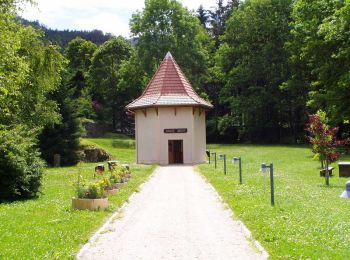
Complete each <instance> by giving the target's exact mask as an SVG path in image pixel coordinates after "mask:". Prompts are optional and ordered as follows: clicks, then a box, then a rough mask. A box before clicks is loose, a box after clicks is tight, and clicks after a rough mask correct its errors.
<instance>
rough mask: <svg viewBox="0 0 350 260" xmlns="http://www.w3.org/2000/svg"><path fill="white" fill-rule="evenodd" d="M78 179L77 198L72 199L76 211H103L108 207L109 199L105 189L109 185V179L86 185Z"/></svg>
mask: <svg viewBox="0 0 350 260" xmlns="http://www.w3.org/2000/svg"><path fill="white" fill-rule="evenodd" d="M80 178H81V177H79V179H78V184H77V189H76V197H75V198H72V206H73V208H75V209H88V210H103V209H106V208H107V207H108V198H107V196H106V193H105V187H106V186H108V185H109V180H108V179H107V178H104V179H101V180H99V181H97V182H94V183H90V184H84V183H82V182H81V181H80Z"/></svg>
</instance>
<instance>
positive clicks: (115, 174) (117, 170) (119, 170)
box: [109, 165, 129, 184]
mask: <svg viewBox="0 0 350 260" xmlns="http://www.w3.org/2000/svg"><path fill="white" fill-rule="evenodd" d="M127 174H129V171H128V170H127V169H126V167H124V166H120V165H115V166H113V168H112V170H111V171H110V176H109V180H110V182H111V183H112V184H115V183H121V182H124V179H125V178H126V176H127Z"/></svg>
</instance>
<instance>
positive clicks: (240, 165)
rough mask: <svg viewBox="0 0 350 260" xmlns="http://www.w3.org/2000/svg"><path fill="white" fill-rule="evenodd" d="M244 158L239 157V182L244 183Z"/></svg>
mask: <svg viewBox="0 0 350 260" xmlns="http://www.w3.org/2000/svg"><path fill="white" fill-rule="evenodd" d="M242 182H243V181H242V158H241V157H239V183H240V184H242Z"/></svg>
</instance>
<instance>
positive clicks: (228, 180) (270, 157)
mask: <svg viewBox="0 0 350 260" xmlns="http://www.w3.org/2000/svg"><path fill="white" fill-rule="evenodd" d="M207 148H208V149H210V151H213V152H217V153H218V154H226V155H227V156H228V157H231V156H237V157H241V158H242V167H243V168H242V173H243V184H239V174H238V173H239V169H238V168H239V167H238V166H237V165H236V164H231V163H230V164H227V165H226V167H227V174H226V175H225V174H224V173H223V162H222V161H218V164H217V168H216V169H215V168H214V165H213V164H202V165H198V166H197V167H198V169H199V170H200V172H201V173H202V174H203V175H204V176H205V177H206V179H207V180H208V182H209V183H210V184H212V185H213V186H214V188H215V190H216V191H217V192H218V193H219V194H220V196H221V197H222V199H223V200H224V202H225V203H227V205H228V206H229V207H230V208H231V209H232V210H233V211H234V215H235V216H236V217H237V218H238V219H240V220H241V221H242V222H243V223H244V224H245V225H246V226H247V228H248V229H249V230H250V231H251V233H252V236H253V238H254V239H256V240H257V241H259V243H261V245H262V246H263V247H264V248H265V249H266V250H267V252H268V254H269V259H346V258H347V256H348V255H349V253H350V248H349V245H348V241H349V239H350V235H349V234H350V225H348V223H349V222H348V218H349V217H348V212H349V210H350V203H349V201H348V200H345V199H342V198H339V195H340V194H341V193H342V192H343V191H344V185H345V180H344V179H343V178H338V177H336V178H333V179H332V183H331V184H330V186H331V188H327V187H326V186H324V185H320V177H318V176H316V175H315V172H317V171H318V169H319V163H318V162H315V161H313V160H310V149H309V148H308V147H307V146H301V145H298V146H295V145H294V146H288V145H227V144H226V145H217V144H211V145H209V146H208V147H207ZM349 159H350V157H349V156H345V157H344V160H349ZM262 162H273V164H274V176H275V179H274V181H275V206H274V207H271V206H270V179H269V176H268V175H266V174H262V173H261V172H259V168H260V165H261V163H262ZM335 165H336V164H334V165H332V166H335ZM333 173H334V174H336V175H338V167H335V169H334V170H333Z"/></svg>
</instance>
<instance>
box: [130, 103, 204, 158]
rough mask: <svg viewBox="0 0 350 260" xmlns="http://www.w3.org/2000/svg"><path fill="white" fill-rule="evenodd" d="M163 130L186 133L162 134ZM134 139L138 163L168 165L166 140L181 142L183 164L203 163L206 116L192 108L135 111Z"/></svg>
mask: <svg viewBox="0 0 350 260" xmlns="http://www.w3.org/2000/svg"><path fill="white" fill-rule="evenodd" d="M165 128H187V133H181V134H180V133H178V134H165V133H164V129H165ZM135 136H136V149H137V162H138V163H158V164H161V165H165V164H168V163H169V162H168V140H183V156H184V163H185V164H194V163H200V162H204V161H205V147H206V132H205V112H204V111H203V112H202V113H201V115H199V109H198V108H197V109H195V113H194V114H193V108H192V107H177V108H176V113H175V108H174V107H164V108H161V107H160V108H158V115H157V113H156V109H155V108H148V109H147V110H146V115H145V114H144V112H143V111H142V110H137V111H135Z"/></svg>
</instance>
